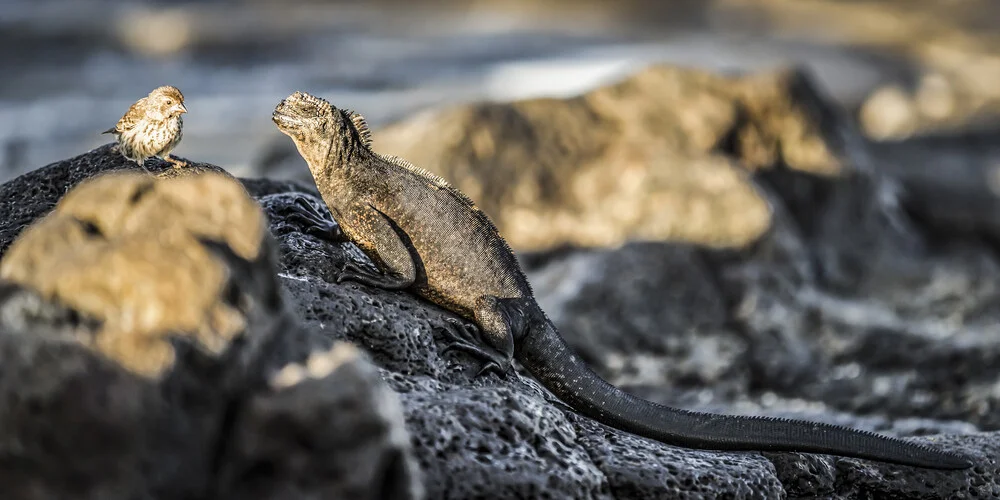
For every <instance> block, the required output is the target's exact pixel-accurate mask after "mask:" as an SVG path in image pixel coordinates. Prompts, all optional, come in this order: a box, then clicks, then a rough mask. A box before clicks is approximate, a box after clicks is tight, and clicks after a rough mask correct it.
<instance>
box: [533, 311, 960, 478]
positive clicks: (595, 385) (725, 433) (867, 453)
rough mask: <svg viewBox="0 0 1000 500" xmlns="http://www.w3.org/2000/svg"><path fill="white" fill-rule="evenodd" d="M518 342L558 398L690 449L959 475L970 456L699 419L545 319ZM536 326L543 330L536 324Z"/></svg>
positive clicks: (777, 422)
mask: <svg viewBox="0 0 1000 500" xmlns="http://www.w3.org/2000/svg"><path fill="white" fill-rule="evenodd" d="M544 324H545V325H546V326H545V327H542V328H538V330H542V331H531V332H528V334H527V335H525V336H524V338H523V339H522V340H521V344H520V346H519V349H518V352H517V358H518V361H520V362H521V364H522V365H523V366H524V367H525V368H527V369H528V371H529V372H531V374H532V375H534V376H535V378H537V379H538V380H539V381H540V382H541V383H542V384H543V385H545V387H547V388H548V389H549V390H550V391H552V392H553V393H554V394H555V395H556V396H557V397H559V399H562V400H563V401H565V402H566V403H568V404H570V405H571V406H572V407H573V408H574V409H576V410H577V411H579V412H580V413H582V414H584V415H586V416H588V417H590V418H593V419H595V420H597V421H599V422H602V423H604V424H606V425H610V426H612V427H615V428H617V429H621V430H624V431H626V432H630V433H633V434H637V435H640V436H643V437H647V438H650V439H655V440H657V441H660V442H663V443H667V444H673V445H678V446H684V447H688V448H701V449H714V450H747V451H749V450H754V451H786V452H804V453H821V454H830V455H839V456H845V457H855V458H864V459H870V460H878V461H882V462H891V463H897V464H904V465H912V466H917V467H928V468H933V469H964V468H967V467H971V466H972V462H971V461H970V460H969V458H966V457H964V456H961V455H959V454H956V453H951V452H947V451H943V450H936V449H933V448H931V447H929V446H924V445H922V444H917V443H913V442H909V441H905V440H902V439H898V438H893V437H889V436H883V435H880V434H876V433H874V432H868V431H863V430H856V429H850V428H847V427H841V426H837V425H831V424H824V423H814V422H806V421H801V420H791V419H784V418H774V417H762V416H737V415H721V414H712V413H699V412H693V411H688V410H682V409H676V408H670V407H667V406H663V405H660V404H656V403H653V402H650V401H646V400H644V399H641V398H638V397H635V396H632V395H630V394H628V393H626V392H624V391H622V390H621V389H619V388H617V387H615V386H613V385H611V384H609V383H608V382H606V381H605V380H604V379H602V378H601V377H600V376H599V375H597V374H596V373H594V371H593V370H591V369H590V368H589V367H588V366H587V365H586V364H585V363H584V362H583V360H581V359H580V358H579V357H577V356H576V354H574V353H573V351H572V350H570V348H569V346H567V345H566V343H565V341H563V339H562V337H561V336H560V335H559V333H557V332H556V330H555V327H554V326H553V325H552V323H551V322H550V321H548V320H546V321H545V322H544ZM535 325H537V326H541V322H536V323H535Z"/></svg>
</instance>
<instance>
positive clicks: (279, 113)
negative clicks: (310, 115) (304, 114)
mask: <svg viewBox="0 0 1000 500" xmlns="http://www.w3.org/2000/svg"><path fill="white" fill-rule="evenodd" d="M284 104H285V101H281V104H278V107H277V108H274V113H271V121H273V122H274V124H275V125H277V126H278V128H289V127H296V126H299V125H301V124H302V119H301V118H298V117H294V116H289V115H288V114H286V113H284V112H283V110H281V109H280V108H282V107H283V106H284Z"/></svg>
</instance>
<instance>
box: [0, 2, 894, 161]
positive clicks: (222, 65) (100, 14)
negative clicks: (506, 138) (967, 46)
mask: <svg viewBox="0 0 1000 500" xmlns="http://www.w3.org/2000/svg"><path fill="white" fill-rule="evenodd" d="M0 9H2V10H0V41H2V42H3V43H2V44H0V64H2V67H3V68H4V69H6V70H7V71H5V75H6V77H5V78H4V79H3V80H0V181H2V180H6V179H8V178H10V177H12V176H14V175H17V174H19V173H22V172H25V171H28V170H31V169H34V168H38V167H40V166H42V165H45V164H47V163H49V162H53V161H57V160H60V159H63V158H66V157H69V156H72V155H75V154H78V153H81V152H83V151H86V150H88V149H90V148H93V147H96V146H98V145H100V144H103V143H105V142H108V141H109V136H106V135H105V136H101V135H100V134H99V132H100V131H102V130H105V129H107V128H108V127H110V126H111V125H113V124H114V123H115V121H117V119H118V118H119V117H120V116H121V114H122V113H123V112H124V111H125V110H126V109H127V108H128V106H129V105H130V104H131V103H132V102H133V101H135V100H136V99H137V98H139V97H141V96H143V95H145V93H146V92H148V91H149V90H150V89H152V88H153V87H156V86H158V85H163V84H172V85H175V86H177V87H179V88H180V89H181V90H182V91H183V92H184V94H185V97H186V101H187V106H188V109H189V113H188V114H187V115H186V116H185V134H184V140H183V142H182V143H181V145H180V146H179V147H178V149H177V150H176V154H177V155H179V156H183V157H187V158H192V159H197V160H200V161H208V162H212V163H216V164H219V165H221V166H224V167H225V168H227V169H228V170H229V171H231V172H233V173H234V174H236V175H245V176H253V175H262V174H267V175H271V176H276V177H291V176H299V174H302V173H303V172H294V171H289V170H288V169H287V168H286V169H285V170H282V171H269V172H264V171H263V170H262V167H261V165H262V163H261V160H262V158H263V157H264V156H266V154H267V152H268V150H269V149H270V148H271V147H272V146H273V145H274V144H275V143H276V142H277V141H283V140H287V139H285V138H284V137H283V136H280V134H279V133H278V132H277V131H276V129H275V128H274V126H273V125H272V124H271V122H270V114H271V110H272V109H273V107H274V105H275V104H276V103H277V102H278V101H279V100H280V99H281V98H283V97H285V96H287V95H288V94H289V93H291V92H292V91H295V90H305V91H309V92H312V93H316V94H318V95H321V96H323V97H326V98H327V99H329V100H330V101H331V102H333V103H334V104H336V105H337V106H340V107H349V108H354V109H356V110H358V111H359V112H361V113H362V114H364V115H365V116H366V117H367V118H368V119H369V121H370V122H372V124H373V125H374V126H376V127H377V126H378V125H380V124H383V123H386V122H387V121H389V120H392V119H394V118H398V117H401V116H404V115H406V114H409V113H412V112H414V111H416V110H419V109H422V108H426V107H432V106H441V105H446V104H452V103H459V102H466V101H472V100H482V99H489V100H507V99H515V98H523V97H533V96H565V95H572V94H575V93H579V92H582V91H584V90H587V89H588V88H591V87H593V86H595V85H598V84H601V83H605V82H608V81H611V80H614V79H616V78H620V77H622V76H624V75H625V74H627V73H628V72H630V71H633V70H635V69H637V68H639V67H641V66H643V65H646V64H649V63H652V62H657V61H666V62H673V63H678V64H683V65H691V66H699V67H706V68H713V69H720V70H753V69H760V68H769V67H776V66H781V65H786V64H803V65H806V66H808V67H809V68H811V69H812V70H813V71H814V73H815V74H816V75H817V76H818V77H819V80H820V82H821V85H822V86H823V87H824V88H825V89H826V90H827V91H828V92H829V93H831V95H833V96H834V97H835V98H836V99H838V100H839V101H841V102H843V103H844V104H845V105H847V106H856V105H857V104H858V103H859V102H860V101H861V99H862V98H864V96H866V95H867V94H868V93H869V92H870V91H871V90H872V89H873V88H875V87H876V86H877V85H879V84H882V83H884V82H887V81H894V80H905V79H907V78H910V75H911V73H912V71H911V69H910V68H909V66H908V63H906V62H905V61H903V60H902V59H900V58H893V57H887V56H876V55H875V54H874V53H872V52H862V51H858V50H851V49H846V48H844V47H840V46H836V45H830V44H826V45H824V44H821V43H811V42H807V41H803V40H802V39H787V38H786V39H782V38H779V37H777V36H775V35H774V34H769V33H766V32H759V33H753V32H751V31H752V30H745V31H744V32H742V33H741V34H738V35H737V34H733V33H732V32H731V31H732V30H726V29H723V28H719V27H718V26H715V27H713V26H712V23H711V22H706V17H705V15H704V14H705V13H704V12H695V13H691V12H684V13H683V14H684V15H689V16H690V17H691V22H690V23H685V22H682V21H683V17H682V16H681V15H680V14H679V15H678V19H681V20H682V21H678V22H674V23H671V26H670V27H665V28H664V29H660V30H657V29H653V30H650V29H643V30H638V29H637V30H630V29H628V26H624V29H623V26H621V25H620V24H615V23H610V22H608V23H604V22H603V21H602V20H601V19H600V18H597V19H595V18H594V16H590V17H584V16H574V15H571V14H564V13H560V12H555V13H552V12H551V11H546V12H548V13H547V14H536V13H527V14H526V13H523V12H516V11H510V10H505V11H502V12H501V11H499V10H490V9H488V8H477V9H465V10H461V9H458V10H455V9H453V10H442V9H432V8H416V9H414V8H404V7H401V6H397V5H393V6H385V5H384V4H379V5H371V4H350V5H345V4H342V3H338V2H334V3H323V4H310V3H300V2H291V3H289V4H287V5H284V6H282V4H281V3H280V2H270V1H252V2H224V1H212V2H200V3H196V4H194V3H177V2H155V3H137V2H125V1H118V0H48V1H36V0H5V2H4V5H3V7H0ZM709 21H711V19H709ZM758 31H761V30H758ZM376 140H377V137H376ZM293 168H295V167H293ZM299 168H304V167H299Z"/></svg>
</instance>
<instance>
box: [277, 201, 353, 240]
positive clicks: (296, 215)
mask: <svg viewBox="0 0 1000 500" xmlns="http://www.w3.org/2000/svg"><path fill="white" fill-rule="evenodd" d="M285 220H290V221H295V222H296V223H298V224H299V225H300V226H302V232H303V233H305V234H308V235H310V236H315V237H316V238H319V239H321V240H326V241H329V242H332V243H340V242H342V241H346V239H347V238H346V236H345V235H344V232H343V231H342V230H341V228H340V225H339V224H337V223H336V222H335V221H334V220H333V219H332V218H327V217H325V216H324V215H323V214H321V213H320V212H319V211H318V210H316V208H314V207H313V206H312V205H310V204H309V202H307V201H306V200H305V199H304V198H303V197H302V196H296V197H295V201H294V202H293V204H292V210H291V211H290V212H289V213H288V214H286V215H285Z"/></svg>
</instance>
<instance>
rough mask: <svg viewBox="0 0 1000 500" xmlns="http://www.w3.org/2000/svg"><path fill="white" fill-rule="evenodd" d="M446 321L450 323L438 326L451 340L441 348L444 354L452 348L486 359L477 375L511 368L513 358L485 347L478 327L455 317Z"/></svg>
mask: <svg viewBox="0 0 1000 500" xmlns="http://www.w3.org/2000/svg"><path fill="white" fill-rule="evenodd" d="M445 321H447V322H448V324H449V325H448V326H442V327H439V328H438V330H439V331H441V332H442V333H444V334H445V336H446V337H447V338H448V340H449V342H448V344H447V345H445V346H444V347H443V348H442V349H441V355H442V356H444V355H445V354H446V353H448V352H450V351H452V350H459V351H465V352H467V353H469V354H472V355H473V356H475V357H477V358H480V359H484V360H485V361H483V364H482V366H480V367H479V370H478V371H477V372H476V377H479V376H481V375H483V374H486V373H489V372H496V373H497V374H498V375H502V374H504V373H506V372H507V371H508V370H509V369H510V367H511V360H509V359H506V357H505V356H503V355H502V354H500V353H498V352H496V351H494V350H493V349H491V348H489V347H483V345H482V343H481V342H479V341H478V333H479V330H478V328H476V327H474V326H471V325H468V324H466V323H463V322H461V321H459V320H456V319H454V318H447V319H446V320H445ZM505 367H506V368H505Z"/></svg>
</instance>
